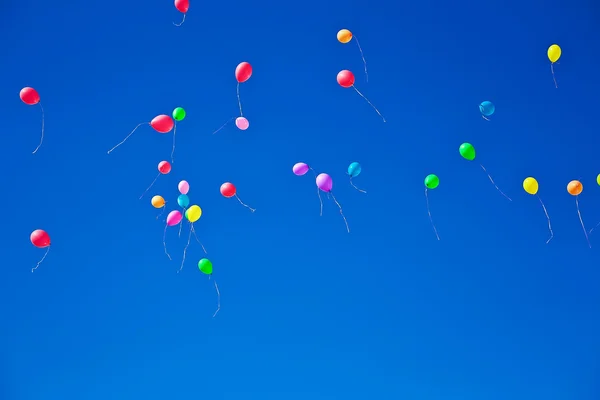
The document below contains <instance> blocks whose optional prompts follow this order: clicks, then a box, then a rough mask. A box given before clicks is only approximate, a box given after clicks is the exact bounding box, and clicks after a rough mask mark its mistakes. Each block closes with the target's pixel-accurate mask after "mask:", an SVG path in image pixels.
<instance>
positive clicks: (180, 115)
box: [173, 11, 185, 121]
mask: <svg viewBox="0 0 600 400" xmlns="http://www.w3.org/2000/svg"><path fill="white" fill-rule="evenodd" d="M182 12H185V11H182ZM173 119H174V120H175V121H183V120H184V119H185V110H184V109H183V107H177V108H176V109H174V110H173Z"/></svg>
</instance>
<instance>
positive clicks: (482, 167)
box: [479, 164, 512, 201]
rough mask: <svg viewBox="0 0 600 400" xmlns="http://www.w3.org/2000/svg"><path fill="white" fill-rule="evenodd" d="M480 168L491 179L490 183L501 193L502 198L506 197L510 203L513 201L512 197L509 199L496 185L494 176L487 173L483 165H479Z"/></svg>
mask: <svg viewBox="0 0 600 400" xmlns="http://www.w3.org/2000/svg"><path fill="white" fill-rule="evenodd" d="M479 166H480V167H481V169H483V172H485V173H486V174H487V176H488V178H489V179H490V182H492V185H494V187H495V188H496V190H497V191H499V192H500V194H501V195H502V196H504V197H506V198H507V199H508V201H512V199H511V198H510V197H508V196H507V195H505V194H504V192H503V191H502V190H500V188H499V187H498V185H496V182H494V179H492V176H491V175H490V174H489V173H488V172H487V170H486V169H485V167H484V166H483V164H479Z"/></svg>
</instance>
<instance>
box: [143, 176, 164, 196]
mask: <svg viewBox="0 0 600 400" xmlns="http://www.w3.org/2000/svg"><path fill="white" fill-rule="evenodd" d="M159 176H160V172H159V173H158V175H156V178H154V180H153V181H152V183H151V184H150V186H148V189H146V190H145V191H144V193H142V195H141V196H140V198H139V199H140V200H141V199H142V197H144V196H145V195H146V193H148V190H150V189H151V188H152V186H154V183H155V182H156V180H157V179H158V177H159Z"/></svg>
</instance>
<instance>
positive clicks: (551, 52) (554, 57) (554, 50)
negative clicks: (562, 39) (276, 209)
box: [548, 44, 562, 63]
mask: <svg viewBox="0 0 600 400" xmlns="http://www.w3.org/2000/svg"><path fill="white" fill-rule="evenodd" d="M561 54H562V50H561V49H560V46H559V45H557V44H553V45H552V46H550V47H548V59H549V60H550V62H551V63H555V62H557V61H558V59H559V58H560V56H561Z"/></svg>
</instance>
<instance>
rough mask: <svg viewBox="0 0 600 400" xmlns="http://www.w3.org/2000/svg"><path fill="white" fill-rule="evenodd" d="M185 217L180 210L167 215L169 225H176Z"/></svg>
mask: <svg viewBox="0 0 600 400" xmlns="http://www.w3.org/2000/svg"><path fill="white" fill-rule="evenodd" d="M182 219H183V215H182V214H181V212H180V211H177V210H175V211H171V212H170V213H169V215H167V226H175V225H177V224H178V223H180V222H181V220H182Z"/></svg>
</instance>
